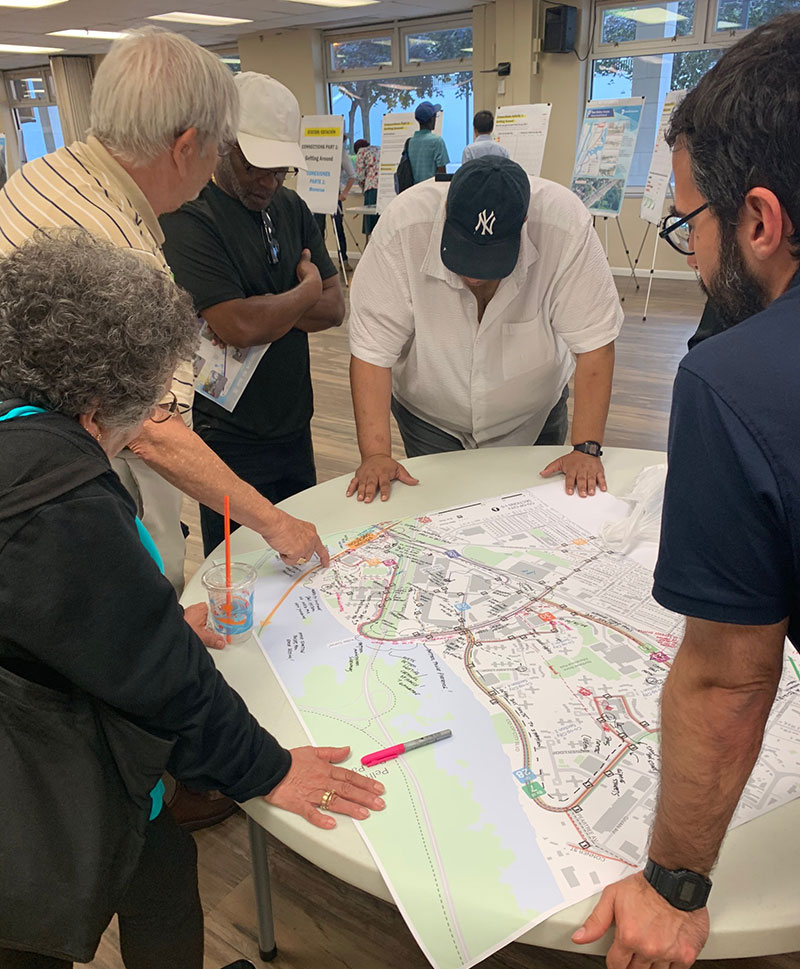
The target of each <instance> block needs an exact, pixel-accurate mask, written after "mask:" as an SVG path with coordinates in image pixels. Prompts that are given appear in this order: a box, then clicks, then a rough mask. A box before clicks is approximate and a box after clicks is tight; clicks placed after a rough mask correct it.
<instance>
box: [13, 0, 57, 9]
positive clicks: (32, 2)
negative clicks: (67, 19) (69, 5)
mask: <svg viewBox="0 0 800 969" xmlns="http://www.w3.org/2000/svg"><path fill="white" fill-rule="evenodd" d="M65 2H66V0H0V7H24V8H26V9H28V10H33V9H35V8H36V7H54V6H55V5H56V4H57V3H65Z"/></svg>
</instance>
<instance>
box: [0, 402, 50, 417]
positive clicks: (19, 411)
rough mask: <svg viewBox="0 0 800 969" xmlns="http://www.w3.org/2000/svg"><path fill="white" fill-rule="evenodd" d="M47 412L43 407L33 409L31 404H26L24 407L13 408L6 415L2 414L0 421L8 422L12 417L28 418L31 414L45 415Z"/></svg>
mask: <svg viewBox="0 0 800 969" xmlns="http://www.w3.org/2000/svg"><path fill="white" fill-rule="evenodd" d="M46 413H47V411H46V410H45V409H44V407H34V406H33V405H32V404H26V405H25V406H24V407H15V408H14V409H13V410H10V411H9V412H8V413H7V414H3V416H2V417H0V421H10V420H11V419H12V418H13V417H30V416H31V414H46Z"/></svg>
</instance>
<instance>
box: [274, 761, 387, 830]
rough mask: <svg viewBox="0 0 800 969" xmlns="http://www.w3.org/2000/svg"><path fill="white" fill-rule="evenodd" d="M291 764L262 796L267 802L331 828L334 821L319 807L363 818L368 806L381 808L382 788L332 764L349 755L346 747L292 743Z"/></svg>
mask: <svg viewBox="0 0 800 969" xmlns="http://www.w3.org/2000/svg"><path fill="white" fill-rule="evenodd" d="M291 755H292V766H291V767H290V768H289V772H288V774H287V775H286V776H285V777H284V779H283V780H282V781H281V782H280V784H278V786H277V787H275V788H274V789H273V790H272V791H271V792H270V793H269V794H267V796H266V797H265V798H264V800H265V801H267V803H269V804H274V805H275V806H276V807H279V808H283V809H284V810H285V811H291V812H292V814H299V815H300V817H301V818H305V819H306V821H308V822H309V824H313V825H315V826H316V827H318V828H335V827H336V821H335V820H334V819H333V818H332V817H330V815H328V814H323V813H322V811H320V810H319V808H322V809H323V810H326V811H334V812H335V813H336V814H346V815H347V816H348V817H351V818H355V819H356V820H357V821H363V820H364V819H365V818H368V817H369V810H367V809H368V808H369V809H371V810H373V811H382V810H383V808H384V807H385V804H384V801H383V799H382V798H380V797H378V795H379V794H383V792H384V790H385V788H384V786H383V784H381V783H380V782H379V781H373V780H371V779H370V778H369V777H364V776H363V774H358V773H356V772H355V771H352V770H347V769H346V768H344V767H335V766H334V765H335V764H338V763H339V761H342V760H345V759H346V758H347V757H348V756H349V755H350V748H349V747H295V748H294V750H292V751H291Z"/></svg>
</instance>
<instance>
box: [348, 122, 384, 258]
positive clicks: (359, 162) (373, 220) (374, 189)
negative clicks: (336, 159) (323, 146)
mask: <svg viewBox="0 0 800 969" xmlns="http://www.w3.org/2000/svg"><path fill="white" fill-rule="evenodd" d="M353 147H354V148H355V150H356V181H357V182H358V184H359V185H360V186H361V190H362V191H363V193H364V205H377V203H378V177H379V175H380V170H381V150H380V148H378V146H377V145H371V144H370V143H369V142H368V141H367V139H366V138H360V139H359V140H358V141H357V142H356V143H355V144H354V145H353ZM377 222H378V216H377V214H376V215H368V214H366V213H365V214H364V219H363V222H362V224H361V231H362V232H363V233H364V235H365V236H366V237H367V241H368V242H369V237H370V236H371V235H372V232H373V230H374V228H375V226H376V224H377Z"/></svg>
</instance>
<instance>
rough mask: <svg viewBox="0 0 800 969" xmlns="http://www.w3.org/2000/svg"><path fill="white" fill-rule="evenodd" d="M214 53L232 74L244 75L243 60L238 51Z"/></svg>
mask: <svg viewBox="0 0 800 969" xmlns="http://www.w3.org/2000/svg"><path fill="white" fill-rule="evenodd" d="M214 53H215V54H216V55H217V57H219V59H220V60H221V61H222V63H223V64H224V65H225V66H226V67H227V68H228V70H229V71H230V72H231V74H241V73H242V59H241V57H239V54H238V52H237V51H235V50H233V51H227V50H217V51H214Z"/></svg>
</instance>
